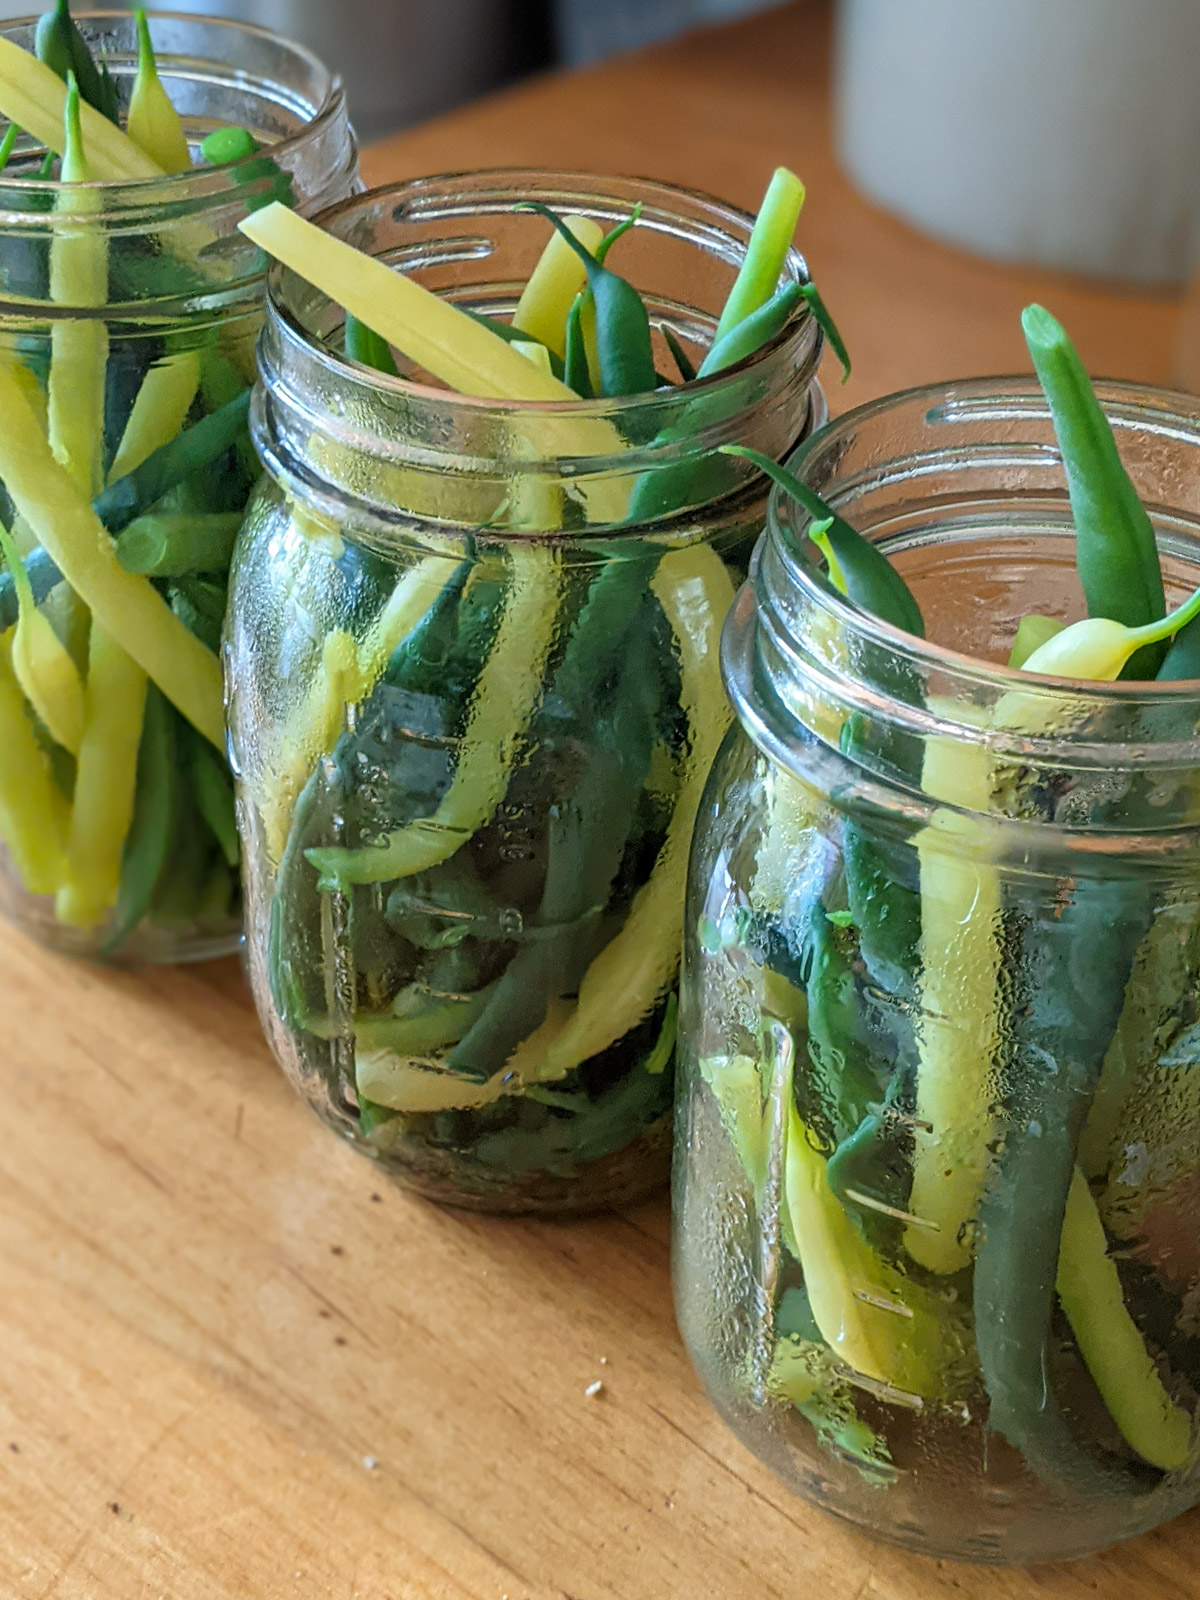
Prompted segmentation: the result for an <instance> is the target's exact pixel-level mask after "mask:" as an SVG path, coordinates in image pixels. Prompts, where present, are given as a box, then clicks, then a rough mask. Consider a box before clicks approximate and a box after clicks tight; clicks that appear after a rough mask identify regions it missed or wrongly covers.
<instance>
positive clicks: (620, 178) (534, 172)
mask: <svg viewBox="0 0 1200 1600" xmlns="http://www.w3.org/2000/svg"><path fill="white" fill-rule="evenodd" d="M538 179H543V180H545V179H552V180H554V181H555V182H556V183H567V184H572V183H573V184H577V185H583V186H586V187H587V188H589V189H591V190H593V191H602V190H603V188H604V186H605V185H610V184H632V185H635V186H637V187H639V188H642V189H645V190H646V191H647V193H648V194H656V195H658V196H660V197H662V198H664V199H670V198H671V197H675V198H681V199H684V200H687V201H691V202H694V203H696V204H698V205H700V206H703V207H705V208H706V209H708V210H709V211H710V212H711V213H712V214H713V215H714V217H720V218H723V219H727V220H728V222H729V223H730V224H732V225H734V226H738V225H740V227H741V228H742V230H743V231H744V232H745V233H746V235H747V237H748V236H749V232H750V229H751V228H752V227H753V224H754V217H753V216H752V215H751V213H750V212H748V211H745V210H744V209H742V208H741V207H739V206H734V205H732V204H730V203H729V202H728V201H724V200H721V199H719V198H717V197H716V196H714V195H710V194H707V193H706V192H705V191H703V190H700V189H693V188H690V187H688V186H686V185H682V184H673V183H665V182H662V181H661V180H659V179H655V178H645V177H640V176H637V175H627V174H615V173H592V172H579V171H567V170H563V171H560V170H557V169H550V168H540V167H485V168H479V169H473V170H462V171H455V172H446V173H435V174H430V175H426V176H420V177H416V178H408V179H401V180H399V181H397V182H395V183H390V184H383V185H380V186H379V187H378V188H374V189H370V190H367V191H365V192H364V193H361V194H357V195H351V196H349V197H348V198H347V199H344V200H341V201H338V202H337V203H336V204H334V205H332V206H329V207H327V208H326V209H325V210H323V211H321V212H320V213H318V214H317V215H316V216H315V217H314V218H313V220H314V222H316V223H317V224H318V225H319V226H320V227H322V228H323V229H324V230H325V231H327V232H332V233H335V235H336V234H337V225H338V224H339V223H341V224H343V225H345V224H347V223H348V222H349V221H350V220H351V219H352V218H354V217H355V215H356V214H358V213H360V212H362V210H363V209H364V207H366V206H370V205H377V204H378V203H379V202H380V201H381V200H385V199H388V198H394V199H395V200H396V201H398V202H402V201H403V199H404V198H405V197H407V196H411V195H418V194H420V193H422V192H425V193H436V192H438V187H439V186H447V185H454V184H456V183H462V182H464V181H470V182H472V183H478V182H480V181H486V180H493V181H495V182H496V183H498V184H499V183H507V185H508V186H509V187H528V186H529V185H530V184H531V183H532V182H534V181H535V180H538ZM508 209H509V210H510V211H512V210H515V205H513V206H510V207H509V208H508ZM339 236H340V235H339ZM784 275H786V277H787V278H788V279H789V280H791V281H796V282H804V281H807V280H808V267H807V264H806V262H805V260H804V257H803V256H802V255H801V253H800V252H799V251H798V250H797V249H796V248H795V247H794V246H791V247H790V248H789V250H788V254H787V257H786V258H785V269H784ZM295 283H305V280H303V279H301V278H300V277H299V275H298V274H297V273H295V272H293V271H292V270H291V269H290V268H288V267H285V266H283V265H282V264H281V263H279V262H275V263H273V264H272V266H271V267H270V269H269V271H268V273H267V321H268V325H269V326H270V325H273V326H274V327H276V328H278V329H279V330H280V332H281V333H282V334H283V335H284V336H285V337H286V338H287V340H288V341H289V343H290V344H292V345H293V347H294V348H295V350H296V352H297V353H298V354H302V356H303V357H304V358H306V359H309V360H312V361H313V362H315V363H316V364H318V365H320V366H321V367H323V368H324V369H325V370H326V371H327V372H330V373H334V374H336V375H337V377H338V378H339V379H340V380H343V381H349V382H351V383H353V384H354V385H355V386H356V387H357V388H358V389H359V391H360V392H361V393H363V394H375V395H381V396H389V395H390V396H396V397H399V396H403V397H406V398H408V399H410V400H413V401H417V402H420V401H422V400H428V401H429V402H430V403H433V404H436V405H439V406H446V407H448V408H450V409H452V410H453V411H454V412H455V413H457V414H459V415H463V416H467V415H472V414H476V415H479V416H481V417H484V416H504V415H524V416H530V415H545V416H549V417H554V416H563V417H569V418H572V419H586V418H589V417H595V418H597V419H600V420H611V419H612V418H614V417H617V416H621V415H625V414H628V413H631V412H636V411H639V410H644V409H645V408H646V406H647V404H649V403H651V402H655V401H657V403H659V404H660V405H668V404H670V403H676V404H683V403H686V402H688V401H691V400H694V399H696V398H698V397H700V396H707V395H712V394H714V393H719V392H720V391H721V389H722V388H723V387H728V386H731V385H732V384H734V383H736V382H737V381H738V380H739V379H744V378H745V376H746V374H747V373H748V372H750V371H753V370H754V369H755V368H756V367H760V366H762V365H764V364H765V363H766V362H768V361H769V360H770V359H771V358H772V357H773V356H775V355H777V354H778V353H779V352H781V351H784V350H786V349H787V348H788V347H789V346H791V345H792V344H800V343H801V341H803V340H808V342H809V348H808V349H806V350H804V366H805V367H806V368H807V369H809V375H810V376H811V377H813V378H815V376H816V372H817V369H818V367H819V365H820V360H821V354H822V351H823V348H824V336H823V334H822V332H821V329H820V327H819V326H818V324H817V322H816V319H815V318H814V317H813V315H812V312H811V309H810V308H809V307H808V305H807V302H804V303H803V304H802V305H801V306H800V307H799V308H798V309H797V310H796V311H795V312H794V313H793V315H792V316H791V317H789V319H788V321H787V323H786V324H785V325H784V327H783V328H782V329H781V330H780V331H779V333H778V334H776V335H775V337H774V338H773V339H771V340H769V341H768V342H767V343H766V344H764V345H762V346H761V347H760V348H759V349H758V350H756V351H754V352H753V353H752V354H751V355H749V356H746V357H744V358H743V359H742V360H741V361H739V362H737V363H736V364H735V365H734V366H731V367H727V368H724V369H723V370H722V371H720V372H715V373H712V374H709V375H708V376H706V377H704V378H697V379H693V380H690V381H689V382H687V383H683V384H679V385H676V386H675V387H674V388H672V389H671V390H670V391H669V392H668V391H664V390H661V389H658V390H653V391H651V392H650V393H649V394H632V395H609V396H603V397H599V398H596V399H593V400H584V399H582V398H575V399H566V400H554V401H543V400H514V399H506V398H496V397H491V396H485V395H467V394H462V393H460V392H459V391H456V390H453V389H448V388H443V387H440V386H438V385H436V384H431V383H429V384H426V383H420V382H417V381H416V380H414V379H412V378H406V377H403V376H399V377H393V376H391V375H390V374H388V373H382V372H378V371H376V370H374V369H373V368H371V367H367V366H364V365H363V364H362V363H361V362H357V361H353V360H351V359H348V358H347V357H346V356H344V355H343V354H342V353H341V352H340V351H336V350H333V349H331V348H330V347H329V346H328V345H327V344H325V343H324V342H323V341H322V340H321V339H320V337H319V336H318V335H317V334H315V333H314V332H313V331H312V330H311V329H310V328H308V327H307V326H305V324H304V322H303V321H302V319H301V318H300V317H299V315H298V314H297V313H296V312H295V310H294V309H293V308H292V307H291V306H290V305H289V304H288V303H287V299H286V291H287V289H288V288H289V287H291V286H292V285H293V284H295ZM305 287H306V288H309V287H310V286H309V285H307V284H305ZM680 397H682V399H681V398H680Z"/></svg>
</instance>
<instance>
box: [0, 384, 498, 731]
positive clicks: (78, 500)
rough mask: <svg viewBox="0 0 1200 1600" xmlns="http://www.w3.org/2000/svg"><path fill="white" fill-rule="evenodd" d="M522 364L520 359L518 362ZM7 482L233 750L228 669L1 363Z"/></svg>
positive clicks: (55, 547)
mask: <svg viewBox="0 0 1200 1600" xmlns="http://www.w3.org/2000/svg"><path fill="white" fill-rule="evenodd" d="M517 359H518V360H519V359H520V357H518V358H517ZM0 416H2V417H3V419H4V426H3V427H2V428H0V479H2V480H3V482H4V484H5V486H6V488H7V489H8V492H9V495H10V496H11V498H12V501H13V504H14V506H15V507H16V509H17V511H18V512H19V514H20V515H21V516H22V517H24V519H25V521H26V522H27V523H28V524H29V527H30V528H31V529H32V531H33V532H34V533H35V534H36V536H37V538H38V541H39V543H41V544H42V545H44V546H45V548H46V551H47V553H48V554H49V556H50V558H51V560H52V561H53V562H54V563H55V565H56V566H57V567H58V569H59V571H60V572H61V573H62V575H63V577H64V578H65V579H66V580H67V582H68V583H69V584H70V585H71V587H72V588H73V589H74V590H75V592H76V593H77V594H78V595H79V596H80V598H81V599H82V600H83V601H84V603H85V604H86V605H87V606H88V607H89V608H90V610H91V612H92V615H93V617H94V618H95V619H96V621H97V622H99V623H100V625H101V627H103V628H104V629H105V630H106V631H107V632H108V633H110V634H111V635H112V636H113V637H114V638H115V639H116V640H117V641H118V642H119V643H120V644H121V645H123V646H124V647H125V649H126V650H127V651H128V653H129V654H130V655H131V656H132V657H133V659H134V660H135V661H136V662H137V663H138V664H139V666H141V667H142V669H143V671H145V672H146V673H147V674H148V675H149V676H150V677H151V678H152V679H153V680H154V682H155V683H156V684H157V685H158V686H159V688H160V689H161V690H162V692H163V693H164V694H165V695H166V696H167V698H168V699H169V700H170V701H171V702H172V703H173V704H174V705H175V706H176V708H177V709H178V710H179V711H180V712H181V713H182V715H183V716H185V717H186V718H187V719H188V721H189V722H191V723H192V725H193V727H195V728H196V729H197V730H198V731H199V732H200V733H202V734H203V735H204V737H205V738H206V739H208V740H210V741H211V742H212V743H213V744H214V745H215V746H216V747H217V749H218V750H221V751H224V748H225V721H224V711H223V707H222V686H221V668H220V664H219V662H218V661H217V658H216V656H215V655H214V654H213V652H212V651H211V650H209V649H208V647H207V646H206V645H204V644H202V643H201V641H200V640H199V639H197V638H196V637H195V635H194V634H192V633H190V632H189V631H188V629H187V628H186V627H185V626H184V624H183V623H182V622H180V620H179V618H178V617H176V616H175V614H174V613H173V612H172V610H171V608H170V607H169V606H168V605H167V603H166V601H165V600H164V599H163V598H162V597H161V595H159V593H158V591H157V590H156V589H155V588H154V586H153V584H151V583H150V582H149V581H148V580H147V579H146V578H142V577H138V576H136V575H135V574H134V573H132V572H126V571H125V570H124V568H123V567H122V566H121V564H120V562H119V561H118V560H117V556H116V547H115V546H114V544H113V541H112V540H111V538H110V537H109V535H108V533H107V531H106V530H105V528H104V526H103V524H102V523H101V521H100V519H99V517H97V515H96V513H95V512H94V511H93V510H92V507H91V505H90V504H89V502H88V500H87V498H86V497H85V496H84V495H83V494H82V493H81V491H80V490H79V489H78V487H77V486H76V485H75V484H74V483H73V482H72V481H71V478H70V477H69V476H68V474H67V473H66V472H65V471H64V470H63V468H62V467H61V466H60V465H59V464H58V462H57V461H56V460H55V458H54V455H53V454H52V452H51V450H50V446H49V445H48V443H47V442H46V439H45V436H44V435H43V433H42V431H41V429H40V427H39V426H38V422H37V418H36V417H35V416H34V413H33V412H32V411H31V409H30V407H29V404H28V402H27V401H26V399H25V397H24V395H23V393H22V389H21V384H20V382H19V381H17V380H16V379H15V378H14V376H13V364H12V363H11V361H5V360H0Z"/></svg>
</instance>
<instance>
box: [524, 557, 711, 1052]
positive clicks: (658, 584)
mask: <svg viewBox="0 0 1200 1600" xmlns="http://www.w3.org/2000/svg"><path fill="white" fill-rule="evenodd" d="M653 586H654V592H655V594H656V595H657V597H658V600H659V603H660V604H661V605H662V608H663V611H664V613H665V615H666V618H667V620H668V622H669V623H670V624H671V628H672V631H673V633H674V635H675V639H676V642H677V643H678V646H679V671H680V679H681V685H682V689H681V703H682V706H683V709H684V711H685V713H686V715H687V721H688V727H689V729H690V731H691V741H692V743H691V749H690V751H689V752H688V757H687V763H686V767H685V770H684V775H683V779H682V781H681V784H680V788H679V794H678V797H677V799H676V801H675V811H674V814H673V816H672V817H671V821H670V825H669V827H668V829H667V838H666V842H665V843H664V844H663V847H662V849H661V851H660V852H659V856H658V860H657V861H656V862H655V864H654V870H653V871H652V872H651V874H650V879H649V881H648V882H647V883H646V884H644V885H643V886H642V888H641V889H639V890H638V893H637V894H636V896H635V897H634V901H633V904H632V906H631V907H630V908H629V915H628V917H627V918H626V919H625V925H624V927H623V928H622V929H621V931H620V933H618V934H617V935H616V937H615V938H614V939H612V940H610V941H609V943H608V944H607V945H606V946H605V947H604V949H603V950H601V952H600V954H599V955H598V956H597V957H596V959H595V960H594V961H593V962H592V964H591V966H590V967H589V968H588V970H587V971H586V972H585V973H584V976H583V981H582V983H581V984H580V986H579V1000H578V1002H577V1004H576V1006H575V1010H574V1012H573V1014H572V1016H571V1018H570V1020H569V1021H568V1022H567V1023H566V1025H565V1026H564V1027H563V1029H562V1030H561V1032H560V1033H559V1034H558V1035H557V1037H556V1038H555V1039H553V1040H552V1041H551V1043H550V1045H549V1048H548V1049H547V1051H546V1058H545V1061H544V1063H543V1066H542V1070H541V1072H540V1074H539V1076H540V1077H541V1078H542V1080H543V1081H549V1080H551V1079H554V1078H560V1077H562V1076H563V1075H564V1074H565V1073H568V1072H570V1071H571V1069H572V1068H573V1067H576V1066H578V1065H579V1063H580V1062H581V1061H586V1060H587V1058H588V1057H589V1056H593V1055H596V1054H598V1053H599V1052H600V1051H601V1050H607V1048H608V1047H609V1045H610V1044H613V1043H614V1042H615V1041H616V1040H617V1039H619V1038H621V1036H622V1035H623V1034H625V1033H628V1031H629V1029H630V1028H632V1027H635V1026H636V1025H637V1023H638V1022H640V1021H641V1020H642V1018H643V1017H645V1016H646V1015H647V1013H648V1012H649V1011H650V1010H651V1009H652V1007H653V1006H654V1005H655V1003H656V1001H657V1000H658V999H659V998H660V996H661V995H662V993H663V990H664V989H665V988H666V986H667V985H668V984H669V983H670V982H671V980H672V978H673V976H674V974H675V971H676V969H677V967H678V964H679V946H680V939H681V932H680V930H681V928H682V923H683V901H684V889H685V885H686V879H687V861H688V851H689V849H690V846H691V840H692V829H693V827H694V825H695V821H696V814H697V812H698V811H699V809H700V796H701V793H702V791H703V789H704V784H705V782H706V780H707V778H708V771H709V768H710V767H711V766H712V763H713V759H714V757H715V756H716V753H717V748H718V746H719V745H720V743H721V740H722V739H723V738H724V737H725V730H726V729H727V728H728V726H729V721H730V712H729V706H728V702H727V700H726V699H725V692H724V689H723V688H722V685H721V668H720V661H719V649H718V643H719V640H720V634H721V625H722V623H723V622H724V620H725V614H726V612H727V611H728V610H729V607H730V605H731V604H732V603H733V581H732V579H731V578H730V576H729V569H728V568H727V567H726V565H725V563H724V562H723V561H722V560H721V558H720V556H719V555H717V554H716V552H715V551H714V550H713V549H711V548H710V546H708V545H706V544H695V545H690V546H688V547H687V548H686V549H683V550H673V551H671V552H669V553H668V554H667V555H665V556H664V557H663V558H662V560H661V561H660V562H659V564H658V570H657V571H656V573H655V576H654V579H653Z"/></svg>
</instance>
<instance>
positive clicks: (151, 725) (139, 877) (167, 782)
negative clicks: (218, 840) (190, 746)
mask: <svg viewBox="0 0 1200 1600" xmlns="http://www.w3.org/2000/svg"><path fill="white" fill-rule="evenodd" d="M179 795H180V787H179V775H178V767H177V751H176V742H175V729H174V726H173V721H172V715H171V707H170V705H169V704H168V703H167V700H166V698H165V696H164V695H163V694H162V692H161V690H159V689H157V688H156V687H155V685H154V684H150V685H149V686H148V687H147V690H146V709H145V715H144V718H143V722H142V740H141V744H140V745H139V746H138V764H137V792H136V795H135V797H134V803H133V821H132V823H131V824H130V828H129V834H128V837H127V838H126V841H125V852H124V856H123V858H122V862H121V887H120V890H119V891H118V895H117V907H116V910H115V911H114V913H113V919H112V924H111V926H110V928H109V932H108V937H107V938H106V940H105V943H104V951H103V953H104V954H105V955H112V954H113V953H114V952H115V951H117V950H118V949H119V948H120V947H121V945H122V944H124V942H125V940H126V939H127V938H128V937H129V935H130V934H131V933H132V932H133V930H134V929H135V928H136V927H137V925H138V924H139V923H140V922H141V920H142V918H143V917H144V916H145V915H146V914H147V912H148V911H149V909H150V905H151V902H152V900H153V899H154V895H155V891H156V889H157V888H158V885H159V883H160V881H161V879H162V876H163V873H164V871H165V869H166V865H167V861H168V858H169V856H170V851H171V841H172V839H173V838H174V834H175V816H176V812H177V811H178V809H179Z"/></svg>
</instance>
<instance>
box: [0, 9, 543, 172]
mask: <svg viewBox="0 0 1200 1600" xmlns="http://www.w3.org/2000/svg"><path fill="white" fill-rule="evenodd" d="M5 3H8V0H0V5H3V4H5ZM21 8H22V10H23V11H24V10H28V9H29V7H28V0H22V6H21ZM178 9H179V10H182V11H197V12H203V13H206V14H207V15H209V16H219V17H235V18H237V19H238V20H240V21H243V22H254V23H257V24H258V25H259V27H262V28H270V29H272V30H273V31H274V32H277V33H281V34H283V35H284V37H285V38H288V39H296V40H298V41H299V42H300V43H301V44H306V45H307V46H308V47H309V49H310V50H314V51H315V52H316V53H317V55H319V56H320V57H321V59H322V61H326V62H328V64H329V65H330V66H331V67H332V68H333V70H334V71H335V72H339V73H340V74H341V76H342V81H343V83H344V84H345V85H346V97H347V100H348V103H349V106H350V114H351V116H352V117H353V119H354V126H355V129H356V131H357V133H358V136H359V139H360V141H361V142H362V143H364V144H366V143H369V142H370V141H371V140H372V139H378V138H381V137H382V136H383V135H384V134H387V133H393V132H395V131H396V129H398V128H403V127H406V126H407V125H408V124H410V123H413V122H419V121H420V120H421V119H422V118H423V117H429V116H433V115H434V114H435V113H436V112H438V111H445V110H448V109H449V108H450V107H451V106H454V105H458V104H459V103H460V102H462V101H464V100H470V99H471V98H472V97H473V96H475V95H477V94H482V93H483V92H484V91H485V90H487V89H491V88H494V87H495V86H496V85H497V84H500V83H503V82H504V81H505V80H506V79H508V78H510V77H512V76H514V75H515V74H516V73H517V72H519V71H520V70H522V69H523V68H525V67H527V66H530V65H534V64H536V60H537V58H536V53H535V52H536V51H537V49H538V48H540V45H541V39H542V30H540V29H539V28H538V27H537V25H536V22H537V18H536V13H537V12H538V10H539V8H538V6H537V5H530V4H529V3H528V0H181V3H180V4H179V5H178ZM530 13H534V14H535V15H534V16H532V17H531V15H530Z"/></svg>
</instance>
